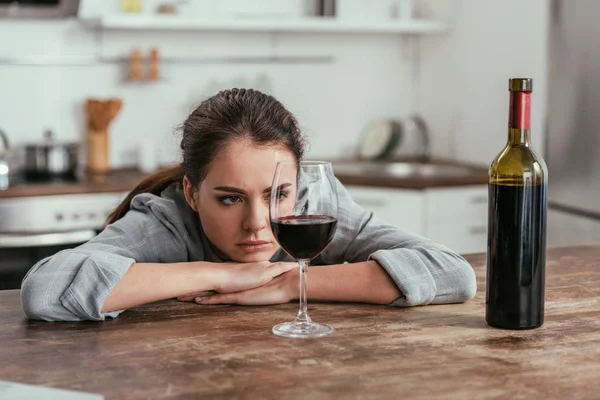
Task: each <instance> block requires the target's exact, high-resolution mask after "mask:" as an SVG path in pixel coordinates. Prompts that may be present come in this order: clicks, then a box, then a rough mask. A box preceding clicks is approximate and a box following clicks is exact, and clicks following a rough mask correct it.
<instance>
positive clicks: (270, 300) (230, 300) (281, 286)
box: [195, 263, 300, 306]
mask: <svg viewBox="0 0 600 400" xmlns="http://www.w3.org/2000/svg"><path fill="white" fill-rule="evenodd" d="M286 264H292V266H293V267H297V264H296V263H286ZM299 279H300V274H299V270H298V268H296V269H293V270H290V271H289V272H286V273H284V274H282V275H279V276H278V277H276V278H274V279H273V280H271V281H270V282H269V283H267V284H266V285H264V286H260V287H257V288H254V289H250V290H245V291H240V292H236V293H216V294H212V295H210V294H209V295H207V296H196V297H195V301H196V303H198V304H241V305H248V306H250V305H252V306H257V305H269V304H283V303H289V302H290V301H292V300H294V299H297V298H298V285H299V284H300V280H299Z"/></svg>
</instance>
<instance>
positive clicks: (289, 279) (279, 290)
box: [179, 261, 401, 305]
mask: <svg viewBox="0 0 600 400" xmlns="http://www.w3.org/2000/svg"><path fill="white" fill-rule="evenodd" d="M299 284H300V273H299V268H297V267H296V268H295V269H294V270H293V271H289V272H287V273H285V274H283V275H281V276H278V277H277V278H275V279H273V281H272V282H270V283H268V284H266V285H264V286H261V287H257V288H255V289H252V290H247V291H244V292H237V293H227V294H222V293H217V294H212V293H207V294H206V295H205V296H204V297H203V296H202V295H200V294H197V293H196V294H193V295H190V296H180V297H179V300H181V301H192V300H194V299H195V298H197V297H201V298H202V300H200V301H198V303H199V304H245V305H264V304H279V303H287V302H289V301H292V300H297V299H298V296H299ZM307 290H308V298H309V299H310V300H320V301H340V302H341V301H343V302H355V303H371V304H389V303H391V302H392V301H394V300H395V299H397V298H398V297H400V295H401V294H400V291H399V290H398V287H397V286H396V284H395V283H394V281H393V280H392V279H391V278H390V276H389V275H388V274H387V272H385V270H384V269H383V268H382V267H381V265H379V264H378V263H377V262H376V261H365V262H359V263H354V264H339V265H328V266H315V267H310V268H309V269H308V285H307Z"/></svg>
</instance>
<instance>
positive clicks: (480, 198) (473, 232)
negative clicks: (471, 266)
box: [423, 185, 488, 254]
mask: <svg viewBox="0 0 600 400" xmlns="http://www.w3.org/2000/svg"><path fill="white" fill-rule="evenodd" d="M423 196H424V198H425V203H426V204H427V205H426V206H425V210H426V211H425V227H426V229H425V231H424V235H425V236H427V237H428V238H430V239H433V240H435V241H438V242H440V243H443V244H445V245H447V246H448V247H450V248H452V249H453V250H455V251H458V252H459V253H463V254H466V253H482V252H485V251H486V249H487V222H488V221H487V211H488V189H487V186H486V185H478V186H467V187H452V188H433V189H427V190H425V191H423Z"/></svg>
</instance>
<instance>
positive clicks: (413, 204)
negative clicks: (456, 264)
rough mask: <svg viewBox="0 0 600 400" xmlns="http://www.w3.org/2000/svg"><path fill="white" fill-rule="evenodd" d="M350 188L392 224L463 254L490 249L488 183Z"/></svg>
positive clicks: (349, 189) (354, 197)
mask: <svg viewBox="0 0 600 400" xmlns="http://www.w3.org/2000/svg"><path fill="white" fill-rule="evenodd" d="M347 188H348V191H349V192H350V195H351V196H352V198H353V199H354V201H356V202H357V203H358V204H360V205H361V206H363V207H364V208H365V209H367V210H370V211H373V212H374V213H375V215H377V216H378V217H379V218H381V219H383V220H384V221H386V222H388V223H390V224H393V225H396V226H399V227H402V228H403V229H407V230H409V231H411V232H414V233H417V234H419V235H423V236H425V237H428V238H430V239H432V240H435V241H438V242H440V243H443V244H445V245H447V246H448V247H450V248H451V249H453V250H455V251H457V252H459V253H463V254H466V253H480V252H485V251H486V246H487V205H488V191H487V186H486V185H477V186H464V187H451V188H431V189H425V190H409V189H387V188H377V187H365V186H349V187H347Z"/></svg>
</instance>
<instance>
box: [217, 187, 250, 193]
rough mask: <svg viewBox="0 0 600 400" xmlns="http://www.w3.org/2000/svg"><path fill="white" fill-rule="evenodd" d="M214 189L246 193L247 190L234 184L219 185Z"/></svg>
mask: <svg viewBox="0 0 600 400" xmlns="http://www.w3.org/2000/svg"><path fill="white" fill-rule="evenodd" d="M213 190H218V191H219V192H228V193H236V194H246V192H245V191H244V190H242V189H239V188H236V187H233V186H217V187H214V188H213Z"/></svg>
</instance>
